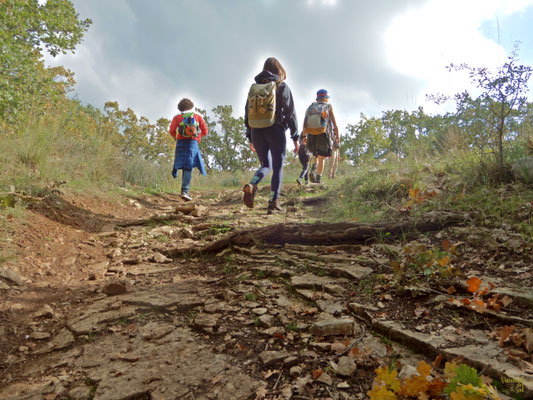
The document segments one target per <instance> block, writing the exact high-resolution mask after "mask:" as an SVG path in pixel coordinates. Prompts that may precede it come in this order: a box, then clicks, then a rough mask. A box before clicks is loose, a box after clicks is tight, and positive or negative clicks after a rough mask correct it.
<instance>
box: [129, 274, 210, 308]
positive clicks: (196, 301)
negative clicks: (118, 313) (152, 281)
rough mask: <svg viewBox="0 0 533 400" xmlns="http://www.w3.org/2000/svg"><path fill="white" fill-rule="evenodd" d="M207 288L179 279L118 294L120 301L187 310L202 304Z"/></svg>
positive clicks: (206, 296)
mask: <svg viewBox="0 0 533 400" xmlns="http://www.w3.org/2000/svg"><path fill="white" fill-rule="evenodd" d="M206 291H207V289H205V287H204V286H203V285H202V284H201V282H197V284H191V282H190V281H180V282H177V283H175V284H171V285H165V286H158V287H155V288H154V287H152V288H149V289H147V290H142V291H137V292H132V293H128V294H126V295H122V296H119V298H120V300H122V302H124V303H127V304H132V305H136V306H143V307H150V308H155V309H166V308H170V307H176V308H177V310H178V311H181V312H185V311H189V310H191V309H192V308H194V307H198V306H201V305H203V304H204V302H205V300H206V298H208V296H209V294H208V293H206Z"/></svg>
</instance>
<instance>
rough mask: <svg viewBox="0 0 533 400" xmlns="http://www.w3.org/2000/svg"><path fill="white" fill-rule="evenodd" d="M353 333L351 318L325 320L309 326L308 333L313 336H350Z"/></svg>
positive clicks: (353, 326) (353, 323)
mask: <svg viewBox="0 0 533 400" xmlns="http://www.w3.org/2000/svg"><path fill="white" fill-rule="evenodd" d="M354 331H355V322H354V320H353V319H352V318H341V319H325V320H322V321H318V322H315V323H314V324H313V325H311V328H310V332H311V333H312V334H313V335H315V336H351V335H353V334H354Z"/></svg>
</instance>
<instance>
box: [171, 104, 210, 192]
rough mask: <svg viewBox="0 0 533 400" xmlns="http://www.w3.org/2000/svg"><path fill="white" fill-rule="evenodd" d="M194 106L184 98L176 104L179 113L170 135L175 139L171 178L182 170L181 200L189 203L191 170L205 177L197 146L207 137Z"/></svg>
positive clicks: (205, 128)
mask: <svg viewBox="0 0 533 400" xmlns="http://www.w3.org/2000/svg"><path fill="white" fill-rule="evenodd" d="M193 108H194V104H193V102H192V101H191V100H189V99H187V98H185V99H181V100H180V102H179V103H178V110H179V111H180V112H181V113H180V114H177V115H176V116H174V118H173V119H172V123H171V124H170V132H169V133H170V135H171V136H172V137H173V138H174V139H176V151H175V154H174V167H173V169H172V176H173V177H174V178H177V177H178V170H180V169H181V170H182V171H183V173H182V176H181V198H182V199H183V200H185V201H191V200H192V197H191V196H190V195H189V189H190V187H191V178H192V170H193V168H195V167H196V168H198V169H199V170H200V172H201V173H202V175H204V176H205V175H206V172H205V167H204V162H203V160H202V154H201V153H200V148H199V146H198V144H199V143H200V141H201V140H202V137H204V136H206V135H207V125H206V124H205V122H204V119H203V118H202V116H201V115H200V114H197V113H195V112H194V111H193Z"/></svg>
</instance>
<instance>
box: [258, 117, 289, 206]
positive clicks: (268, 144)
mask: <svg viewBox="0 0 533 400" xmlns="http://www.w3.org/2000/svg"><path fill="white" fill-rule="evenodd" d="M252 143H253V144H254V147H255V151H256V153H257V157H259V162H260V163H261V167H260V168H259V169H258V170H257V171H256V173H255V175H254V177H253V178H252V183H254V184H258V183H259V182H261V180H262V179H263V178H264V177H265V176H267V175H268V173H269V172H270V170H272V180H271V182H270V191H271V192H270V200H271V201H272V200H277V199H278V197H279V192H280V191H281V184H282V183H283V161H285V153H286V148H285V147H286V146H287V138H286V137H285V130H284V129H282V128H281V127H280V126H278V125H274V126H272V127H270V128H263V129H252Z"/></svg>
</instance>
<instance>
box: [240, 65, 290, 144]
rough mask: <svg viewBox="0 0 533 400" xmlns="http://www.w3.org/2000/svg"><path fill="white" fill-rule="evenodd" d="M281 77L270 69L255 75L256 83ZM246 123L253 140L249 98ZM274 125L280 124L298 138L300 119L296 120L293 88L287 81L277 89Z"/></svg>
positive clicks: (250, 139)
mask: <svg viewBox="0 0 533 400" xmlns="http://www.w3.org/2000/svg"><path fill="white" fill-rule="evenodd" d="M278 79H279V77H278V76H277V75H275V74H273V73H272V72H270V71H262V72H261V73H260V74H259V75H257V76H256V77H255V82H256V83H266V82H273V81H277V80H278ZM244 124H245V125H246V137H247V138H248V140H249V141H252V129H254V128H250V126H249V125H248V100H246V107H245V109H244ZM274 125H278V126H280V127H281V128H282V129H283V131H284V132H285V131H286V130H287V129H289V130H290V132H291V139H292V140H293V141H294V140H298V121H297V120H296V111H295V110H294V100H293V98H292V93H291V89H289V86H287V84H286V83H285V82H282V83H281V84H280V85H279V87H278V89H277V91H276V122H275V123H274ZM263 129H265V130H267V129H270V128H260V129H258V130H263Z"/></svg>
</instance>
